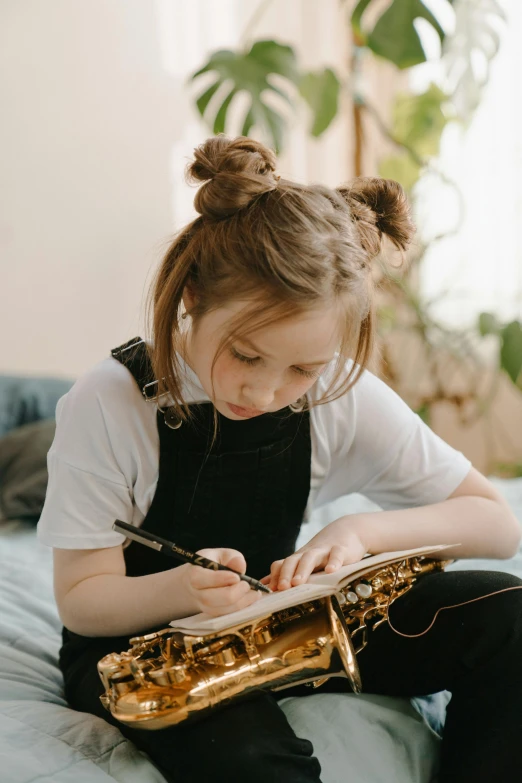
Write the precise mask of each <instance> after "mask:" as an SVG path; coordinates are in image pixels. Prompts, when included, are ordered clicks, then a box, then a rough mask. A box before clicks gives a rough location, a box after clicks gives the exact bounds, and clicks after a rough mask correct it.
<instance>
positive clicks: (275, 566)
mask: <svg viewBox="0 0 522 783" xmlns="http://www.w3.org/2000/svg"><path fill="white" fill-rule="evenodd" d="M283 563H284V560H274V562H273V563H272V565H271V566H270V582H269V587H270V589H271V590H277V583H278V581H279V572H280V571H281V566H282V565H283Z"/></svg>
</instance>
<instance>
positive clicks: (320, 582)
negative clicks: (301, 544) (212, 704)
mask: <svg viewBox="0 0 522 783" xmlns="http://www.w3.org/2000/svg"><path fill="white" fill-rule="evenodd" d="M449 546H454V545H453V544H441V545H435V546H430V547H418V548H417V549H407V550H402V551H399V552H382V553H381V554H379V555H370V556H369V557H365V558H364V559H363V560H359V561H358V562H357V563H350V564H349V565H346V566H343V567H342V568H340V569H339V570H338V571H334V572H333V573H331V574H328V573H325V572H324V571H321V572H320V573H317V574H312V575H311V576H310V577H309V581H308V582H307V583H306V584H304V585H297V586H296V587H290V588H289V589H288V590H281V591H280V592H275V593H271V594H268V593H260V596H261V597H260V599H259V600H258V601H256V602H255V603H253V604H251V605H250V606H247V607H246V608H245V609H239V611H237V612H231V613H230V614H224V615H221V616H220V617H211V616H210V615H208V614H204V613H200V614H195V615H192V616H191V617H183V618H180V619H178V620H173V621H172V622H171V623H170V625H171V626H172V628H174V629H175V630H176V631H181V632H182V633H187V634H192V635H194V636H205V635H206V634H211V633H217V632H219V631H224V630H226V629H227V628H230V627H232V626H234V625H239V624H240V623H245V624H246V623H248V622H249V621H251V620H256V619H258V618H260V617H267V616H268V615H270V614H272V613H273V612H277V611H279V610H280V609H286V608H287V607H289V606H295V605H296V604H300V603H303V602H304V601H313V600H315V599H316V598H322V597H323V596H325V595H330V593H332V592H334V590H335V588H336V587H337V585H341V586H342V585H343V584H344V583H345V582H348V581H350V580H349V577H352V578H354V576H355V575H356V576H361V575H363V574H364V573H366V572H367V571H369V570H373V569H374V568H376V567H377V566H379V565H385V564H387V563H393V562H395V561H396V560H399V559H401V558H405V557H415V556H416V555H426V554H429V553H430V552H436V551H438V550H440V549H445V548H447V547H449Z"/></svg>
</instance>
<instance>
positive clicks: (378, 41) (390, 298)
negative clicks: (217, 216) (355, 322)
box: [190, 0, 522, 423]
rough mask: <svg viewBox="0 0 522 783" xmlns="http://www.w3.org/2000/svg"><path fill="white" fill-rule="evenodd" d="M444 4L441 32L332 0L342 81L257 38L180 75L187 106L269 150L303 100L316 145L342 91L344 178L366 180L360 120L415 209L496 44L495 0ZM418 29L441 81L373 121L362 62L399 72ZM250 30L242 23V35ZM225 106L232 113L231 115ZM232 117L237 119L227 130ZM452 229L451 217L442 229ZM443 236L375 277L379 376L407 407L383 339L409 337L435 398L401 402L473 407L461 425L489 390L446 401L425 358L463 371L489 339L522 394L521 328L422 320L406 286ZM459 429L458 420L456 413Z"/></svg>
mask: <svg viewBox="0 0 522 783" xmlns="http://www.w3.org/2000/svg"><path fill="white" fill-rule="evenodd" d="M270 2H271V0H263V1H262V2H261V3H260V4H259V6H258V7H257V8H256V11H255V14H254V18H255V20H256V21H257V20H258V19H259V18H260V16H261V14H262V13H263V12H264V10H266V8H267V7H268V6H269V5H270ZM317 2H319V0H317ZM443 2H446V3H447V4H448V5H451V6H452V7H453V11H454V15H455V26H454V30H453V32H452V33H451V34H448V33H447V32H446V31H445V29H444V26H443V23H442V18H441V19H439V18H438V17H437V15H436V12H435V11H433V10H430V8H428V5H427V4H425V3H424V2H422V0H392V1H391V2H389V3H388V4H387V5H386V6H385V7H384V8H383V4H382V2H380V0H358V2H349V1H348V0H341V7H342V8H343V9H344V11H345V13H346V20H347V26H346V29H347V34H348V35H349V36H350V39H351V41H350V43H351V51H352V59H351V68H350V74H349V77H348V79H346V78H344V77H343V76H342V75H341V74H339V73H336V72H335V70H334V69H332V68H330V67H325V68H322V69H318V70H315V71H307V70H304V69H303V68H302V67H301V65H300V63H299V58H298V56H297V54H296V52H295V50H294V49H293V47H292V46H290V45H289V44H288V43H285V42H280V41H276V40H258V41H254V42H253V43H252V42H250V43H248V44H245V46H244V47H240V48H238V49H237V50H220V51H216V52H214V53H212V54H211V56H210V57H209V59H208V61H207V62H206V63H205V64H204V65H203V66H202V67H201V68H199V69H198V70H197V71H196V72H195V73H194V74H192V75H191V77H190V81H191V82H192V83H193V85H194V88H195V89H196V98H195V101H196V106H197V109H198V111H199V113H200V114H201V116H202V117H203V119H204V120H205V121H206V122H207V124H208V125H209V126H210V128H211V129H212V130H213V132H214V133H222V132H227V133H231V134H233V135H236V134H243V135H248V134H249V133H250V132H251V131H252V129H255V130H256V132H258V133H259V134H260V135H261V136H262V137H264V139H265V140H266V141H267V143H268V144H269V145H270V146H272V147H273V148H274V149H275V150H276V151H277V152H279V151H281V149H283V147H284V144H285V138H286V131H287V129H288V127H289V124H290V123H291V122H292V121H293V119H294V117H295V111H296V109H297V107H298V106H299V105H300V104H301V105H302V104H303V103H304V104H305V105H306V106H307V109H308V113H309V117H310V119H309V133H310V134H311V136H313V137H319V136H321V135H322V134H323V133H324V132H325V131H326V130H327V129H328V127H329V126H330V124H331V123H332V122H333V120H334V119H335V117H336V116H337V114H338V111H339V99H340V96H341V93H345V94H346V93H348V94H349V95H350V97H351V104H352V111H353V133H354V140H355V150H354V164H353V169H354V173H355V174H357V175H358V174H364V173H365V172H364V171H362V162H361V161H362V157H363V156H362V149H363V147H364V145H365V143H367V141H366V137H365V132H364V127H365V125H364V123H363V122H362V118H363V117H364V116H365V115H366V117H367V118H368V119H369V120H371V121H373V122H375V123H376V124H377V126H378V128H379V129H380V131H381V133H382V134H383V135H384V136H385V137H386V138H387V140H388V141H389V142H391V143H392V144H393V146H394V147H395V152H394V154H393V155H388V156H387V157H384V158H382V159H381V160H380V163H379V173H380V175H381V176H384V177H389V178H391V179H395V180H397V181H399V182H401V184H402V185H403V186H404V187H405V188H406V189H407V190H408V191H409V193H410V195H411V198H412V200H413V201H414V200H415V185H416V183H417V182H418V181H419V178H420V177H422V176H423V175H424V174H425V173H426V172H427V171H432V172H434V173H435V174H437V175H438V176H443V175H442V174H441V172H440V171H439V169H438V167H437V165H436V162H437V156H438V155H439V148H440V140H441V135H442V133H443V131H444V128H445V127H446V125H447V124H448V123H449V122H455V121H457V122H461V123H464V124H467V123H468V122H469V120H470V119H471V117H472V116H473V113H474V111H475V109H476V107H477V106H478V104H479V102H480V97H481V93H482V89H483V87H484V85H485V84H486V82H487V79H488V75H489V68H490V64H491V61H492V60H493V58H494V57H495V55H496V53H497V51H498V48H499V45H500V38H499V27H500V25H499V22H500V23H502V22H505V16H504V11H503V9H502V6H501V5H500V3H499V2H498V0H443ZM418 20H422V24H424V26H426V25H428V26H429V27H430V28H431V30H432V34H433V31H434V32H435V34H436V36H437V37H438V39H439V40H440V46H441V54H440V61H439V65H440V68H439V71H440V74H441V76H440V79H438V81H437V84H435V83H433V84H430V85H429V86H428V87H427V89H425V90H424V91H423V92H421V93H413V92H404V93H399V94H397V95H396V96H395V100H394V104H393V108H392V111H391V116H390V117H386V118H384V117H381V116H380V113H379V111H378V110H377V109H376V107H375V106H373V105H372V104H371V102H370V101H369V99H368V96H367V95H366V94H365V78H366V67H365V66H366V62H367V60H368V58H371V57H376V58H380V59H382V60H386V61H388V62H389V63H393V65H394V66H395V67H396V68H397V69H399V70H401V71H406V70H407V69H409V68H413V67H415V66H416V65H420V64H422V63H424V62H426V60H427V55H426V52H425V49H424V46H423V42H422V38H421V36H420V35H419V25H418ZM251 28H252V25H249V28H248V29H249V32H250V31H251ZM244 38H245V39H246V38H247V36H244ZM236 101H237V102H238V104H237V106H236V107H235V110H234V111H231V107H232V105H233V104H234V103H235V102H236ZM237 109H240V111H237ZM238 116H239V120H237V119H236V120H234V121H233V119H232V118H233V117H234V118H237V117H238ZM446 179H447V178H446ZM457 228H458V218H457V221H456V226H455V227H454V228H453V229H452V230H453V231H454V230H456V229H457ZM448 233H449V232H448ZM445 235H446V234H445ZM445 235H440V236H438V237H436V238H435V239H432V240H430V243H423V242H422V240H420V241H419V242H418V244H417V250H416V253H415V255H414V257H413V258H412V263H411V265H410V271H409V272H408V273H407V274H406V275H402V276H400V277H399V276H394V275H388V276H387V277H385V278H383V280H382V283H381V288H382V289H383V299H382V303H381V309H380V315H381V318H380V323H381V348H382V350H381V356H382V357H383V361H382V367H381V372H382V375H383V376H384V377H385V378H386V379H387V380H388V382H390V383H391V384H392V385H394V386H396V387H397V388H398V389H399V390H400V391H401V393H403V396H406V398H408V394H407V393H406V394H404V390H403V389H402V390H401V389H400V386H401V384H400V374H401V370H400V367H399V366H398V365H397V362H395V363H394V360H393V357H392V351H391V350H388V343H387V341H388V340H389V338H390V336H392V335H393V334H394V333H395V332H396V331H397V330H403V331H404V330H405V329H408V330H410V331H412V332H413V333H414V334H415V335H416V338H417V339H419V340H420V341H421V342H422V344H423V347H424V354H425V356H427V357H428V362H430V361H431V359H432V358H433V363H434V364H433V366H431V369H429V372H431V375H432V380H433V384H432V386H433V387H434V388H435V393H431V394H430V395H424V396H422V397H421V396H419V395H417V396H415V395H413V396H412V397H411V399H409V400H408V401H409V402H410V404H412V405H413V407H414V408H415V409H416V410H417V411H418V412H419V414H420V415H422V416H423V417H424V418H425V419H426V420H428V421H429V418H430V412H431V407H432V405H433V404H435V403H437V402H440V401H441V400H446V401H450V402H452V403H453V404H455V405H456V406H457V408H458V409H459V411H464V408H465V407H466V406H467V407H466V409H467V410H468V411H469V403H470V402H471V403H474V404H475V414H474V415H472V416H471V417H469V416H468V419H469V420H470V421H472V420H474V418H475V417H476V413H477V412H478V413H480V414H482V413H483V412H484V411H485V409H486V406H485V400H486V399H487V400H490V398H491V394H490V391H489V390H488V391H487V392H486V393H485V394H484V395H481V393H480V392H478V391H477V388H476V383H475V376H474V375H473V374H472V375H470V380H469V385H468V386H469V388H468V390H467V392H466V393H465V394H460V395H455V394H454V393H453V392H452V391H450V390H449V389H445V388H444V382H443V380H441V377H442V376H440V375H439V376H437V373H436V371H435V369H434V367H435V362H436V361H437V360H436V358H435V356H436V354H439V353H440V348H441V345H442V346H443V347H444V350H445V351H447V352H449V354H451V355H452V356H453V358H455V359H456V360H457V361H459V360H461V359H462V362H461V365H462V366H464V364H465V362H469V359H470V355H472V353H473V350H472V348H471V347H470V345H471V344H473V343H474V342H476V339H475V338H477V337H485V336H488V338H489V339H490V340H491V339H492V336H494V337H495V338H496V340H497V345H498V351H497V355H498V368H499V372H500V373H503V374H505V375H507V377H509V378H510V379H511V381H512V382H513V383H514V384H515V385H516V386H517V387H518V388H519V389H520V390H521V391H522V324H521V323H520V322H519V321H516V320H515V321H511V322H510V323H504V324H502V323H499V322H498V320H497V319H496V318H495V317H494V316H493V315H492V314H489V313H482V314H481V315H480V317H479V319H478V322H477V324H476V325H475V328H474V334H473V335H472V338H473V339H472V340H471V343H470V339H469V334H468V333H460V332H458V331H457V330H449V329H448V327H447V326H446V325H445V324H441V323H439V322H438V321H437V320H436V319H435V318H434V317H432V315H431V312H430V304H429V303H427V302H426V301H424V300H423V298H422V296H421V294H420V293H419V291H418V286H417V285H416V280H417V274H416V268H417V269H418V267H419V264H421V263H422V258H423V256H424V253H425V251H426V249H427V247H428V244H433V242H434V241H437V240H440V239H442V238H443V236H445ZM464 360H465V361H464ZM476 363H477V364H479V363H480V360H478V359H477V360H476ZM461 420H462V421H463V422H464V423H465V416H464V414H462V417H461Z"/></svg>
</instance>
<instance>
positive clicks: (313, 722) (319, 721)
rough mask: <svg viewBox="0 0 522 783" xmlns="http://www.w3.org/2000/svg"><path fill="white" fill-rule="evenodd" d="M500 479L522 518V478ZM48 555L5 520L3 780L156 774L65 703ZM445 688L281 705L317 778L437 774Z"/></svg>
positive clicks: (106, 782)
mask: <svg viewBox="0 0 522 783" xmlns="http://www.w3.org/2000/svg"><path fill="white" fill-rule="evenodd" d="M496 484H497V486H499V488H500V489H501V491H502V492H503V493H504V494H505V495H506V496H507V497H508V499H509V500H510V502H511V504H512V506H513V508H514V509H515V510H516V512H517V513H518V516H519V519H520V520H521V522H522V480H518V479H517V480H512V481H497V482H496ZM368 508H369V506H368V501H366V500H365V499H364V498H362V497H360V496H351V497H348V498H342V499H339V500H337V501H335V503H333V504H330V506H328V507H325V508H324V509H320V510H319V511H318V512H316V513H315V514H314V516H313V517H312V519H311V521H310V522H309V523H308V524H307V525H305V526H304V527H303V533H302V536H301V539H300V542H299V545H301V543H303V542H304V540H305V539H306V538H309V537H311V536H312V535H313V534H314V532H316V530H317V529H318V528H319V527H321V526H322V525H324V524H327V523H328V522H329V521H331V520H332V519H335V518H336V517H338V516H340V515H342V514H345V513H354V512H355V511H359V510H367V509H368ZM51 562H52V560H51V551H50V550H48V549H47V548H46V547H43V546H42V545H40V544H39V543H38V542H37V540H36V535H35V530H34V526H31V525H28V524H27V523H22V522H14V523H9V524H7V525H4V526H3V527H1V528H0V783H47V782H48V783H98V782H99V783H110V781H119V783H162V782H163V781H164V780H165V779H164V777H163V776H162V775H161V773H160V772H159V770H158V769H157V768H156V767H155V766H154V765H153V763H152V762H151V761H150V759H149V758H148V757H147V756H146V755H145V754H144V753H142V752H141V751H139V750H137V749H136V748H135V747H134V745H133V744H132V743H131V742H130V741H129V740H127V739H125V738H124V737H123V736H122V734H120V732H119V731H118V729H116V728H115V727H113V726H111V725H109V724H108V723H106V722H105V721H103V720H101V719H100V718H97V717H94V716H92V715H88V714H85V713H80V712H75V711H74V710H71V709H70V708H69V707H68V706H67V704H66V702H65V700H64V696H63V684H62V678H61V674H60V671H59V669H58V666H57V656H58V648H59V644H60V630H61V623H60V621H59V618H58V614H57V611H56V607H55V604H54V600H53V595H52V573H51ZM470 567H473V568H487V569H495V570H502V571H509V572H510V573H514V574H517V575H519V576H521V577H522V553H519V554H518V555H517V557H515V558H513V559H512V560H509V561H498V560H484V561H482V560H474V561H469V560H468V561H461V562H456V563H454V564H453V565H452V566H450V568H452V569H461V568H470ZM383 665H385V662H383ZM449 698H450V694H449V693H447V692H442V693H440V694H437V695H434V696H433V697H427V698H422V699H414V700H411V701H410V700H409V699H395V698H390V697H385V696H375V695H370V694H368V695H366V694H362V695H359V696H355V695H347V694H326V693H325V694H321V693H320V692H318V693H316V694H313V695H310V696H308V697H305V698H289V699H287V700H285V701H283V702H282V703H281V706H282V709H283V710H284V711H285V713H286V715H287V717H288V719H289V721H290V723H291V724H292V726H293V728H294V730H295V731H296V732H297V734H298V735H299V736H301V737H306V738H307V739H310V740H311V741H312V742H313V744H314V747H315V751H316V754H317V756H318V758H319V760H320V762H321V766H322V769H323V772H322V780H323V783H383V781H386V783H435V781H436V770H437V763H438V753H439V746H440V737H439V735H438V733H437V732H440V731H441V727H442V726H443V723H444V712H445V706H446V704H447V702H448V700H449ZM223 720H226V711H225V712H224V713H223ZM180 783H185V781H180ZM187 783H188V782H187Z"/></svg>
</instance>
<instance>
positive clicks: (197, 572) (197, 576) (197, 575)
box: [189, 565, 239, 590]
mask: <svg viewBox="0 0 522 783" xmlns="http://www.w3.org/2000/svg"><path fill="white" fill-rule="evenodd" d="M189 579H190V584H191V585H192V587H193V588H194V589H196V590H205V589H212V588H214V587H220V588H223V587H227V586H228V585H235V584H238V583H239V576H238V575H237V574H234V573H232V571H214V570H213V569H211V568H202V567H200V566H193V565H191V566H190V574H189Z"/></svg>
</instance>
